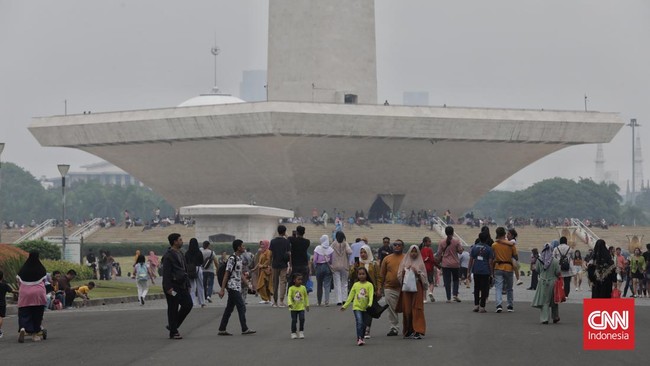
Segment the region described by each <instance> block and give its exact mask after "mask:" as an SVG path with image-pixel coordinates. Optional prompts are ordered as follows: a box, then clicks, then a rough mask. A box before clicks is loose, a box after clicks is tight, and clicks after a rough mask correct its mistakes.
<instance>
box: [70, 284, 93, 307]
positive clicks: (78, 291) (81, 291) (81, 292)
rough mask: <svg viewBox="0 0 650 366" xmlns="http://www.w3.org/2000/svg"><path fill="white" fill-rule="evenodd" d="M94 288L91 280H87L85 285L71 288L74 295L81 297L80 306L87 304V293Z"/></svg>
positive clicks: (88, 298)
mask: <svg viewBox="0 0 650 366" xmlns="http://www.w3.org/2000/svg"><path fill="white" fill-rule="evenodd" d="M94 288H95V282H93V281H90V282H88V284H87V285H85V286H78V287H75V288H73V290H74V292H75V297H79V298H81V299H82V306H86V305H88V300H90V297H89V296H88V293H89V292H90V290H92V289H94Z"/></svg>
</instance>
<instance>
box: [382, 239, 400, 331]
mask: <svg viewBox="0 0 650 366" xmlns="http://www.w3.org/2000/svg"><path fill="white" fill-rule="evenodd" d="M403 248H404V242H403V241H401V240H399V239H397V240H396V241H395V242H394V243H393V254H389V255H388V256H386V257H385V258H384V260H383V261H381V270H380V271H379V279H378V280H377V282H378V283H377V293H379V294H381V293H382V291H383V295H384V296H385V297H386V303H387V304H388V320H389V321H390V331H389V332H388V334H387V336H396V335H398V334H399V319H398V318H397V312H396V311H395V309H396V308H397V301H398V300H399V294H400V292H401V291H402V284H401V283H400V282H399V280H398V279H397V272H398V271H399V265H400V263H402V258H404V254H402V249H403Z"/></svg>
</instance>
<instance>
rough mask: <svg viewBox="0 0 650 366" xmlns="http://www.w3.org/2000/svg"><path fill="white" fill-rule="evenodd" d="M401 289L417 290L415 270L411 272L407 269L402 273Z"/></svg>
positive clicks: (406, 290) (405, 290)
mask: <svg viewBox="0 0 650 366" xmlns="http://www.w3.org/2000/svg"><path fill="white" fill-rule="evenodd" d="M402 291H404V292H418V285H417V282H416V279H415V272H413V270H410V269H407V270H406V273H404V279H403V281H402Z"/></svg>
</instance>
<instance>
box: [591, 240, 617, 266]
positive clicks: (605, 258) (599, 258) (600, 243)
mask: <svg viewBox="0 0 650 366" xmlns="http://www.w3.org/2000/svg"><path fill="white" fill-rule="evenodd" d="M593 260H594V262H595V263H596V264H599V265H611V264H613V263H614V261H613V260H612V256H611V254H609V249H607V244H605V241H604V240H603V239H598V240H597V241H596V245H594V256H593Z"/></svg>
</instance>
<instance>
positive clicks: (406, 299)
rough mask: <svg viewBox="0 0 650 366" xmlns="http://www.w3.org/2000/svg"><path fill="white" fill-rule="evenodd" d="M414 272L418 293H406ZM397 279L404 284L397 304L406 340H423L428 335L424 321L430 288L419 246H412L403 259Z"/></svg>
mask: <svg viewBox="0 0 650 366" xmlns="http://www.w3.org/2000/svg"><path fill="white" fill-rule="evenodd" d="M409 271H410V272H413V275H414V276H415V283H416V287H417V291H416V292H410V291H408V292H407V291H404V282H405V281H407V276H410V275H409V274H408V272H409ZM397 278H398V279H399V281H400V282H401V283H402V292H401V294H400V297H399V302H398V304H397V312H398V313H399V312H401V313H402V316H403V317H402V323H403V325H404V330H403V334H404V338H409V339H422V337H423V336H424V334H425V333H426V328H427V325H426V322H425V319H424V291H425V290H426V289H427V288H428V286H429V283H428V281H427V269H426V267H425V266H424V260H423V259H422V255H421V254H420V249H419V248H418V246H417V245H411V248H409V251H408V254H407V255H405V256H404V259H402V263H400V265H399V269H398V271H397Z"/></svg>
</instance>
